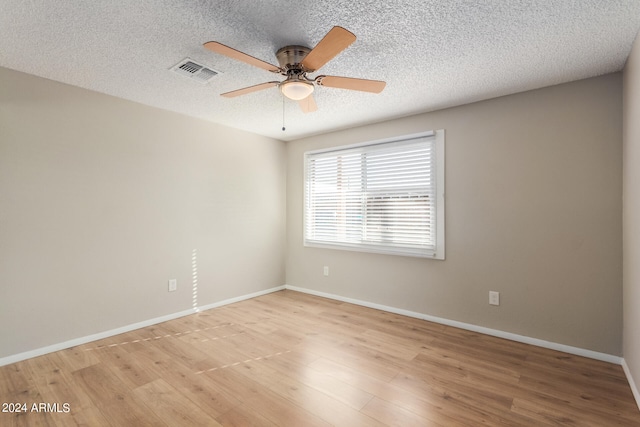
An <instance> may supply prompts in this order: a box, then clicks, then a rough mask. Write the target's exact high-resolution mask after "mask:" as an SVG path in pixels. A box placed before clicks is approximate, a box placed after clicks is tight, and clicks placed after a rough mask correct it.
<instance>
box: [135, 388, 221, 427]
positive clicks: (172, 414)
mask: <svg viewBox="0 0 640 427" xmlns="http://www.w3.org/2000/svg"><path fill="white" fill-rule="evenodd" d="M133 393H134V395H136V396H137V397H138V398H139V399H140V400H141V401H142V402H143V403H144V405H145V406H147V407H148V408H149V409H150V410H151V411H153V412H154V413H155V414H156V415H157V416H158V418H160V419H162V420H163V421H164V422H165V423H166V424H168V425H170V426H211V427H216V426H220V424H219V423H218V422H217V421H216V420H215V419H213V418H212V417H210V416H209V415H207V414H206V413H205V412H203V411H202V409H200V407H199V406H197V405H196V404H194V403H193V402H192V401H191V400H189V399H188V398H186V397H185V396H184V395H182V393H180V392H179V391H178V390H177V389H176V388H174V387H173V386H172V385H171V384H169V383H167V382H166V381H165V380H163V379H157V380H155V381H153V382H151V383H148V384H145V385H143V386H140V387H138V388H136V389H135V390H134V391H133Z"/></svg>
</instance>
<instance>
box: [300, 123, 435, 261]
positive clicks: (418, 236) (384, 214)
mask: <svg viewBox="0 0 640 427" xmlns="http://www.w3.org/2000/svg"><path fill="white" fill-rule="evenodd" d="M304 244H305V246H320V247H330V248H336V249H351V250H358V251H364V252H380V253H390V254H397V255H410V256H419V257H430V258H436V259H444V130H438V131H435V132H429V133H423V134H418V135H410V136H406V137H402V138H396V139H393V140H384V141H375V142H370V143H366V144H359V145H352V146H347V147H338V148H332V149H329V150H319V151H312V152H307V153H305V206H304Z"/></svg>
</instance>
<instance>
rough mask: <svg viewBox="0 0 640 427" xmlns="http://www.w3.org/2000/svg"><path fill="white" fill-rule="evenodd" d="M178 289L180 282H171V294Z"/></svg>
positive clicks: (172, 280) (173, 280)
mask: <svg viewBox="0 0 640 427" xmlns="http://www.w3.org/2000/svg"><path fill="white" fill-rule="evenodd" d="M177 289H178V281H177V280H176V279H171V280H169V292H173V291H175V290H177Z"/></svg>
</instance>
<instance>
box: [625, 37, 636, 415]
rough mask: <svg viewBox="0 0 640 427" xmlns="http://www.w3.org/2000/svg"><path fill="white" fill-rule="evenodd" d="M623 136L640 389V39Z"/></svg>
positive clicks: (630, 317) (628, 330) (630, 337)
mask: <svg viewBox="0 0 640 427" xmlns="http://www.w3.org/2000/svg"><path fill="white" fill-rule="evenodd" d="M623 135H624V136H623V140H624V143H623V147H624V148H623V153H624V162H623V187H624V193H623V200H624V203H623V206H624V207H623V224H624V239H623V248H624V249H623V250H624V268H623V283H624V326H623V330H624V359H625V362H626V364H627V367H628V369H629V372H630V373H631V376H632V377H633V381H634V382H635V384H636V385H640V37H638V38H636V41H635V44H634V45H633V50H632V51H631V56H630V57H629V59H628V60H627V65H626V67H625V69H624V116H623ZM635 391H636V393H637V389H636V390H635ZM636 399H640V396H639V395H636ZM639 403H640V400H639Z"/></svg>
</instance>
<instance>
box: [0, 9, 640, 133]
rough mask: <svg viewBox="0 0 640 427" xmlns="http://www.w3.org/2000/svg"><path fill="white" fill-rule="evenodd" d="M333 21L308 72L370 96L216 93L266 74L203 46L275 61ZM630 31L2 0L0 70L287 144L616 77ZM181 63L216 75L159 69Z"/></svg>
mask: <svg viewBox="0 0 640 427" xmlns="http://www.w3.org/2000/svg"><path fill="white" fill-rule="evenodd" d="M334 25H340V26H342V27H344V28H347V29H348V30H350V31H351V32H353V33H354V34H355V35H356V36H357V37H358V38H357V40H356V42H355V43H353V44H352V45H351V46H350V47H348V48H347V49H346V50H345V51H343V52H342V53H341V54H339V55H338V56H337V57H336V58H334V59H333V60H332V61H331V62H329V63H328V64H327V65H325V66H324V67H323V68H322V69H321V70H320V73H321V74H328V75H338V76H348V77H360V78H366V79H376V80H385V81H386V82H387V87H386V88H385V90H384V91H383V92H382V93H381V94H377V95H376V94H370V93H365V92H355V91H346V90H342V89H333V88H327V87H319V88H317V89H316V92H315V98H316V101H317V104H318V108H319V110H318V111H317V112H315V113H309V114H303V113H302V112H301V111H300V110H299V107H298V105H297V103H296V102H294V101H286V102H283V97H282V95H281V94H280V92H279V91H278V90H277V89H276V88H272V89H268V90H265V91H261V92H256V93H252V94H249V95H245V96H242V97H238V98H232V99H227V98H222V97H220V96H219V94H220V93H223V92H227V91H230V90H234V89H239V88H242V87H245V86H250V85H254V84H258V83H262V82H266V81H270V80H274V75H273V74H271V73H269V72H267V71H264V70H261V69H259V68H255V67H252V66H250V65H247V64H245V63H241V62H237V61H233V60H231V59H228V58H226V57H223V56H220V55H217V54H215V53H213V52H210V51H208V50H206V49H204V48H203V47H202V44H203V43H204V42H207V41H212V40H215V41H219V42H221V43H224V44H226V45H229V46H231V47H234V48H235V49H238V50H241V51H243V52H246V53H248V54H250V55H252V56H255V57H257V58H260V59H262V60H265V61H267V62H270V63H274V64H277V60H276V58H275V55H274V53H275V51H276V50H277V49H278V48H280V47H282V46H285V45H290V44H299V45H306V46H309V47H313V46H315V44H316V43H317V42H318V41H320V39H322V37H323V36H324V35H325V34H326V32H327V31H329V30H330V29H331V28H332V27H333V26H334ZM639 27H640V1H639V0H573V1H569V0H528V1H525V0H502V1H499V0H493V1H492V0H467V1H462V0H430V1H429V0H422V1H417V0H415V1H409V0H388V1H386V2H381V1H380V0H360V1H353V0H349V1H346V0H315V1H308V0H297V1H289V0H272V1H265V0H234V1H229V0H225V1H218V0H210V1H205V0H199V1H194V0H192V1H176V0H139V1H129V0H126V1H125V0H110V1H103V2H96V1H91V0H57V1H46V0H29V1H25V0H2V2H1V4H0V66H3V67H7V68H11V69H15V70H18V71H23V72H26V73H30V74H34V75H37V76H41V77H46V78H49V79H52V80H56V81H60V82H64V83H68V84H71V85H75V86H79V87H83V88H87V89H91V90H94V91H98V92H103V93H106V94H110V95H113V96H117V97H121V98H125V99H129V100H132V101H136V102H139V103H142V104H146V105H151V106H155V107H159V108H162V109H166V110H171V111H175V112H178V113H182V114H186V115H190V116H194V117H198V118H202V119H206V120H210V121H213V122H216V123H220V124H223V125H226V126H231V127H235V128H239V129H244V130H247V131H250V132H254V133H258V134H262V135H266V136H270V137H274V138H278V139H283V140H292V139H296V138H300V137H302V136H307V135H312V134H318V133H323V132H328V131H331V130H335V129H341V128H346V127H351V126H355V125H359V124H365V123H371V122H375V121H381V120H384V119H389V118H394V117H399V116H406V115H410V114H415V113H420V112H425V111H432V110H436V109H440V108H445V107H450V106H455V105H460V104H465V103H469V102H473V101H478V100H482V99H487V98H492V97H496V96H501V95H506V94H510V93H515V92H520V91H524V90H529V89H534V88H539V87H543V86H549V85H553V84H558V83H563V82H568V81H572V80H578V79H583V78H587V77H593V76H597V75H601V74H605V73H610V72H614V71H619V70H621V69H622V67H623V66H624V63H625V61H626V58H627V56H628V54H629V51H630V49H631V44H632V42H633V40H634V38H635V36H636V33H637V32H638V28H639ZM186 57H189V58H191V59H193V60H195V61H197V62H200V63H202V64H203V65H206V66H208V67H210V68H213V69H215V70H217V71H220V72H221V73H222V74H220V75H218V76H216V77H215V78H214V79H212V80H211V81H210V82H209V83H208V84H206V85H203V84H201V83H198V82H196V81H192V80H190V79H188V78H185V77H182V76H179V75H177V74H175V73H173V72H170V71H169V70H170V68H171V67H172V66H174V65H175V64H177V63H178V62H180V61H181V60H183V59H184V58H186ZM320 73H314V74H312V75H311V77H315V76H316V75H318V74H320ZM0 84H1V82H0ZM283 111H284V120H285V124H286V131H284V132H283V131H282V130H281V128H282V123H283Z"/></svg>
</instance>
